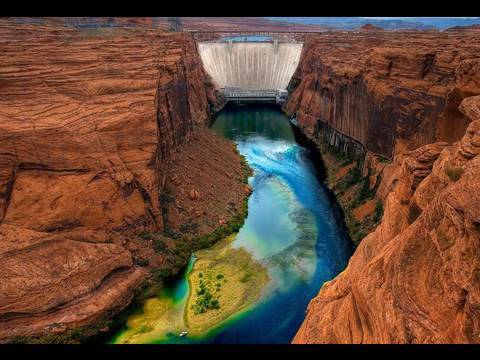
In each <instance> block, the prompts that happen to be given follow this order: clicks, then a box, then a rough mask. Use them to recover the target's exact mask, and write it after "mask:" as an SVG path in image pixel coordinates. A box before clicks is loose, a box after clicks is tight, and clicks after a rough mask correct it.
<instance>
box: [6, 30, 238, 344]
mask: <svg viewBox="0 0 480 360" xmlns="http://www.w3.org/2000/svg"><path fill="white" fill-rule="evenodd" d="M0 42H1V46H0V47H1V49H2V51H1V53H0V79H1V80H0V99H1V100H0V265H1V266H0V280H1V281H0V340H5V339H7V338H11V337H15V336H25V335H38V334H43V335H45V334H52V333H53V334H55V333H62V332H65V330H67V329H71V328H75V327H78V326H82V325H88V324H91V323H93V322H98V320H99V319H103V318H108V317H109V315H111V314H113V313H115V312H117V311H118V310H120V309H122V308H123V307H125V306H126V305H127V304H128V303H129V301H130V300H131V299H132V296H133V290H134V289H135V288H136V287H137V286H138V284H139V283H140V282H141V281H142V280H143V279H144V278H145V275H146V272H147V270H148V268H146V267H144V266H145V264H146V263H147V264H148V262H149V261H150V264H151V265H154V266H157V267H158V266H161V265H162V264H164V263H165V261H166V259H165V256H164V255H162V254H158V253H156V252H155V251H154V250H153V249H152V244H151V241H150V242H148V241H146V240H142V239H139V238H138V234H139V232H142V231H150V232H160V231H162V230H163V229H164V214H163V208H164V207H165V204H164V201H163V200H162V192H163V189H164V187H165V185H166V183H167V174H168V169H169V168H170V167H171V166H174V165H175V161H174V159H173V155H174V154H175V153H177V152H182V151H183V150H182V149H184V146H185V145H184V144H186V143H190V142H192V141H193V142H194V143H195V144H197V143H202V141H203V142H205V141H207V142H209V143H210V144H213V145H214V146H215V147H216V148H217V149H211V151H210V152H209V153H208V154H206V153H205V151H204V152H203V153H202V154H203V155H204V156H210V157H215V156H221V154H225V157H224V161H225V162H226V165H225V166H227V165H232V166H233V168H234V170H235V171H237V172H238V173H239V174H240V173H241V166H240V158H239V156H238V154H236V153H234V152H233V150H232V145H231V144H230V143H228V142H226V141H222V139H213V140H212V136H213V135H211V134H203V133H202V135H201V136H197V135H196V134H197V131H196V130H195V129H196V128H198V127H202V126H205V125H206V124H207V122H208V119H209V113H208V110H209V102H210V103H214V102H215V96H214V88H213V86H212V85H211V83H210V82H209V81H208V79H207V78H206V75H205V73H204V72H203V69H202V67H201V65H200V60H199V57H198V55H197V51H196V48H195V43H194V41H193V39H192V38H191V37H190V36H188V35H186V34H171V33H162V32H160V31H134V30H129V31H126V30H118V29H103V30H98V29H94V30H85V31H74V30H68V29H65V28H56V27H49V26H40V25H38V26H35V25H19V24H15V25H12V24H11V23H9V22H8V21H2V22H1V23H0ZM212 141H213V143H212ZM198 146H202V145H201V144H200V145H198ZM185 151H188V150H185ZM218 154H220V155H218ZM190 158H191V162H192V165H191V166H192V168H191V170H192V171H195V170H196V167H201V166H202V165H203V160H204V159H202V158H201V155H198V154H191V155H190ZM205 167H206V168H205V169H203V170H204V171H205V172H206V173H208V174H211V176H212V177H217V178H223V177H225V178H226V180H225V181H224V183H225V184H226V185H225V186H226V187H227V188H229V189H231V191H237V190H238V191H239V192H241V191H243V189H244V184H243V182H242V180H241V179H237V178H236V177H234V176H232V175H231V174H230V176H228V177H227V175H225V171H224V170H223V169H217V168H213V169H212V166H211V165H209V164H206V165H205ZM239 177H241V176H240V175H239ZM182 181H183V179H178V183H177V187H176V188H177V191H191V189H190V186H191V187H195V181H193V183H191V182H190V183H189V184H188V186H189V188H188V189H183V188H182V184H183V182H182ZM203 181H206V180H205V179H203ZM173 196H175V194H173ZM207 200H208V201H211V203H212V204H213V205H212V206H214V205H215V204H217V205H218V206H223V207H225V206H226V201H224V200H223V198H222V199H220V200H219V199H216V198H215V197H212V198H209V199H206V200H205V201H207ZM241 201H242V199H239V201H238V203H239V204H241ZM223 202H225V204H223ZM223 207H221V208H223ZM217 220H218V219H217ZM139 256H141V258H142V259H143V260H142V264H141V265H142V266H138V265H139V262H137V260H138V257H139ZM145 259H147V260H145Z"/></svg>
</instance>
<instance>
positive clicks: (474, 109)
mask: <svg viewBox="0 0 480 360" xmlns="http://www.w3.org/2000/svg"><path fill="white" fill-rule="evenodd" d="M479 38H480V32H479V31H475V30H471V31H469V30H468V31H444V32H436V31H428V32H427V31H424V32H420V31H381V30H376V29H373V30H365V31H359V32H325V33H318V34H314V35H305V37H304V39H303V43H304V45H303V50H302V55H301V58H300V64H299V66H298V68H297V70H296V72H295V74H294V76H293V79H292V80H291V82H290V85H289V99H288V101H287V103H286V104H284V106H283V111H284V112H285V113H286V114H287V115H289V116H291V117H293V118H294V119H295V123H296V124H297V125H298V128H299V129H300V130H301V131H302V132H303V133H304V134H305V135H306V136H308V137H309V138H310V139H311V140H312V141H314V142H315V143H316V144H317V145H318V147H319V148H320V150H321V151H322V153H323V157H324V161H325V165H326V167H327V172H328V173H329V174H328V179H327V181H328V183H329V186H330V187H331V189H332V190H333V191H334V193H335V194H336V195H337V198H338V201H339V203H340V204H341V205H342V207H343V208H344V212H345V216H346V219H347V224H348V225H351V224H350V223H349V221H348V219H349V218H352V219H353V220H352V221H353V222H357V223H358V224H359V225H358V227H359V228H361V231H363V233H361V234H360V232H361V231H360V230H359V231H358V233H357V234H356V235H358V236H352V238H353V240H354V242H355V243H356V245H357V248H356V250H355V252H354V254H353V256H352V257H351V259H350V261H349V262H348V265H347V267H346V269H345V270H344V271H343V272H342V273H340V274H339V275H338V276H337V277H335V278H334V279H333V280H332V281H329V282H326V283H325V284H324V285H323V287H322V288H321V290H320V292H319V293H318V295H317V296H316V297H315V298H314V299H313V300H312V301H311V302H310V305H309V306H308V310H307V313H306V318H305V321H304V322H303V324H302V325H301V327H300V329H299V330H298V332H297V335H296V336H295V338H294V339H293V342H294V343H425V342H427V343H428V342H434V343H452V342H461V343H478V342H480V337H479V331H480V322H479V318H480V317H479V316H480V293H479V284H480V279H479V274H480V257H479V247H480V243H479V242H480V183H479V180H478V177H479V175H480V163H479V161H480V160H479V157H478V156H477V154H478V153H479V152H480V140H479V139H480V43H479V41H478V39H479ZM0 42H1V48H2V52H1V53H0V64H1V66H0V264H1V265H2V266H1V267H0V279H1V284H0V341H1V342H10V341H14V342H15V341H22V342H24V341H27V342H29V341H33V340H34V339H36V338H38V337H43V338H44V339H46V341H58V342H64V341H71V340H72V338H73V340H75V341H77V340H79V339H83V337H88V336H92V335H94V334H95V333H97V332H99V331H100V332H102V331H108V321H109V320H110V319H112V318H113V317H114V316H115V315H116V314H118V313H119V312H120V311H121V310H122V309H124V308H125V307H126V306H127V305H128V304H129V303H130V302H131V301H132V299H133V298H134V297H135V296H138V294H139V293H140V292H141V290H142V289H143V288H145V287H146V285H151V283H152V282H155V281H156V280H159V279H160V280H161V279H163V278H165V277H167V276H169V275H171V274H174V273H176V272H178V271H179V270H180V269H181V268H183V267H184V266H185V264H186V262H187V261H188V257H189V256H190V253H191V252H192V251H193V250H194V249H197V248H199V247H204V246H208V245H210V244H211V241H212V239H211V238H209V237H208V236H207V235H208V234H211V233H212V232H214V231H215V230H216V229H218V228H219V227H220V228H221V227H224V226H227V227H228V225H229V224H232V223H234V224H235V226H236V225H238V224H237V223H238V222H239V221H240V220H239V216H240V215H241V214H242V211H244V202H245V199H246V198H247V197H248V195H249V194H250V191H251V190H250V188H249V186H248V185H247V184H245V174H246V172H248V171H247V169H246V165H245V163H244V160H243V159H242V157H241V156H240V154H239V153H238V152H237V150H236V149H235V146H234V145H233V144H232V143H231V142H229V141H227V140H225V139H223V138H222V137H220V136H218V135H215V134H214V133H213V132H211V131H210V130H209V129H207V126H208V125H209V123H210V116H211V114H212V113H213V112H214V111H218V110H219V109H220V108H221V107H222V106H223V105H224V104H223V102H224V101H223V99H222V96H221V95H220V94H219V92H218V89H216V88H215V85H214V84H213V82H212V81H211V79H210V78H209V76H208V75H207V74H206V72H205V71H204V69H203V67H202V62H201V59H200V56H199V55H198V51H197V46H196V43H195V40H194V38H193V36H192V35H191V34H189V33H171V32H165V31H162V30H158V29H157V30H155V29H143V30H142V29H139V28H135V29H122V28H108V29H83V30H78V29H77V30H74V29H70V28H65V27H62V26H57V25H33V24H15V25H14V26H13V25H12V24H11V23H10V22H9V21H8V20H1V21H0ZM338 154H343V155H340V156H339V155H338ZM345 158H348V159H349V160H348V161H345ZM355 169H357V171H359V172H360V174H359V175H358V176H357V177H360V178H361V181H360V182H359V181H357V182H356V183H353V182H351V184H350V185H352V186H350V187H349V188H345V187H343V188H341V187H340V185H341V184H342V181H343V184H345V181H346V180H345V179H346V178H348V177H352V176H353V175H352V174H353V172H354V170H355ZM364 190H365V191H367V192H368V197H367V198H366V199H361V200H362V201H355V199H357V200H358V196H357V194H356V193H361V192H362V191H364ZM376 205H378V206H380V207H381V208H382V213H383V216H382V214H381V213H380V212H379V213H376ZM374 218H376V219H375V220H373V219H374ZM159 234H162V235H159ZM205 239H207V240H208V241H207V240H205ZM213 240H215V239H213ZM202 241H203V242H202ZM205 241H206V243H205ZM85 329H87V330H85Z"/></svg>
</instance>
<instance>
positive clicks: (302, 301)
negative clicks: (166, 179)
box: [110, 105, 353, 344]
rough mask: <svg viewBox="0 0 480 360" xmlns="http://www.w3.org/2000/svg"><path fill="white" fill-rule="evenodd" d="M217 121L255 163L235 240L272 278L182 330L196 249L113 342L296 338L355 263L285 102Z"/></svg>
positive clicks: (235, 111)
mask: <svg viewBox="0 0 480 360" xmlns="http://www.w3.org/2000/svg"><path fill="white" fill-rule="evenodd" d="M211 128H212V129H213V130H214V131H215V132H217V133H218V134H220V135H222V136H225V137H227V138H229V139H231V140H233V141H234V142H235V143H236V144H237V147H238V150H239V152H240V153H241V154H242V155H243V156H245V158H246V159H247V161H248V163H249V165H250V167H252V169H253V170H254V173H253V176H251V177H250V179H249V184H250V186H251V187H252V189H253V192H252V195H251V196H250V199H249V202H248V210H249V211H248V216H247V218H246V220H245V223H244V225H243V227H242V228H241V229H240V231H239V232H238V234H236V236H235V238H234V239H233V241H232V242H231V243H230V244H228V246H229V247H231V248H232V249H240V248H243V249H245V250H246V251H247V252H248V253H249V256H251V258H252V261H254V262H255V263H258V264H260V265H261V266H262V267H263V268H264V269H266V272H268V279H269V280H268V283H267V284H266V285H265V286H264V288H263V289H261V290H262V291H261V295H260V296H258V298H257V299H256V301H254V302H253V303H251V304H249V306H247V307H245V308H242V309H240V310H239V311H237V312H236V313H234V314H232V315H231V316H228V318H227V319H225V320H224V321H222V322H220V323H218V324H216V325H215V326H212V328H210V329H209V330H208V331H204V332H203V333H202V334H201V335H196V336H190V334H189V335H187V336H184V337H180V336H178V334H179V331H181V330H182V326H183V327H184V326H185V324H184V318H185V315H184V313H185V308H186V302H187V301H186V299H187V297H188V293H189V283H188V281H187V280H188V277H189V276H190V271H191V270H192V266H193V264H194V263H195V259H196V258H195V255H194V256H193V257H192V259H191V261H190V263H189V266H188V267H187V269H186V270H185V272H184V274H182V275H181V276H180V277H179V279H178V280H177V281H176V282H175V283H174V284H172V285H171V286H168V287H167V288H165V289H163V290H162V291H161V293H160V294H158V296H156V297H154V298H152V299H148V300H146V301H143V302H142V303H141V304H137V306H136V307H135V310H132V311H131V312H130V314H129V316H128V318H127V322H126V325H125V326H124V327H123V328H122V329H120V330H119V331H118V333H117V334H115V336H114V337H113V338H112V339H111V340H110V342H111V343H138V342H140V343H141V342H148V343H255V344H260V343H269V344H277V343H290V341H291V340H292V339H293V337H294V335H295V333H296V331H297V330H298V328H299V327H300V325H301V323H302V321H303V319H304V318H305V310H306V308H307V305H308V303H309V301H310V300H311V299H312V298H313V297H315V295H316V294H317V293H318V291H319V289H320V288H321V286H322V284H323V283H324V282H325V281H328V280H330V279H332V278H333V277H335V276H336V275H337V274H338V273H340V272H341V271H342V270H343V269H344V268H345V266H346V265H347V262H348V259H349V258H350V256H351V254H352V251H353V249H352V245H351V243H350V240H349V238H348V236H347V234H346V233H345V231H344V229H343V227H342V226H340V225H339V224H340V222H339V220H338V216H335V211H334V210H333V209H334V207H333V204H332V200H331V196H329V194H328V190H327V189H326V188H325V185H324V184H323V183H322V182H321V181H320V180H319V174H318V170H317V167H316V166H315V163H314V161H313V160H312V159H313V156H312V155H313V154H312V152H311V150H309V149H307V148H305V147H304V146H302V145H300V144H299V143H298V142H297V141H296V137H295V134H294V129H293V128H292V125H291V124H290V122H289V120H288V118H287V117H286V116H285V115H284V114H283V113H282V112H281V111H280V109H278V108H277V107H274V106H266V105H262V106H260V105H240V106H233V105H232V106H227V107H226V108H225V109H224V110H222V111H221V112H220V113H219V114H218V116H217V118H216V119H215V121H214V123H213V125H212V127H211ZM213 251H215V250H213ZM196 255H198V256H199V257H200V258H201V257H202V253H201V252H199V253H198V254H196ZM220 303H221V301H220ZM207 314H208V313H207ZM147 323H148V324H149V325H148V326H146V325H144V324H147ZM140 329H141V330H140Z"/></svg>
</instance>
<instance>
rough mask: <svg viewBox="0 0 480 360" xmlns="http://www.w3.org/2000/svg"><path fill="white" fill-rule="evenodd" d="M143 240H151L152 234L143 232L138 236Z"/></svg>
mask: <svg viewBox="0 0 480 360" xmlns="http://www.w3.org/2000/svg"><path fill="white" fill-rule="evenodd" d="M138 236H140V237H141V238H142V239H143V240H153V238H154V236H153V234H152V233H149V232H147V231H143V232H141V233H140V234H138Z"/></svg>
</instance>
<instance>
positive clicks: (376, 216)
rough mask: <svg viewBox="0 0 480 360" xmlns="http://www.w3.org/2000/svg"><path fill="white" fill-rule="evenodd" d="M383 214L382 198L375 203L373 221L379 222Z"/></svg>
mask: <svg viewBox="0 0 480 360" xmlns="http://www.w3.org/2000/svg"><path fill="white" fill-rule="evenodd" d="M382 216H383V205H382V202H381V201H380V200H377V203H376V204H375V213H374V215H373V221H374V222H376V223H377V222H379V221H380V219H381V218H382Z"/></svg>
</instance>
